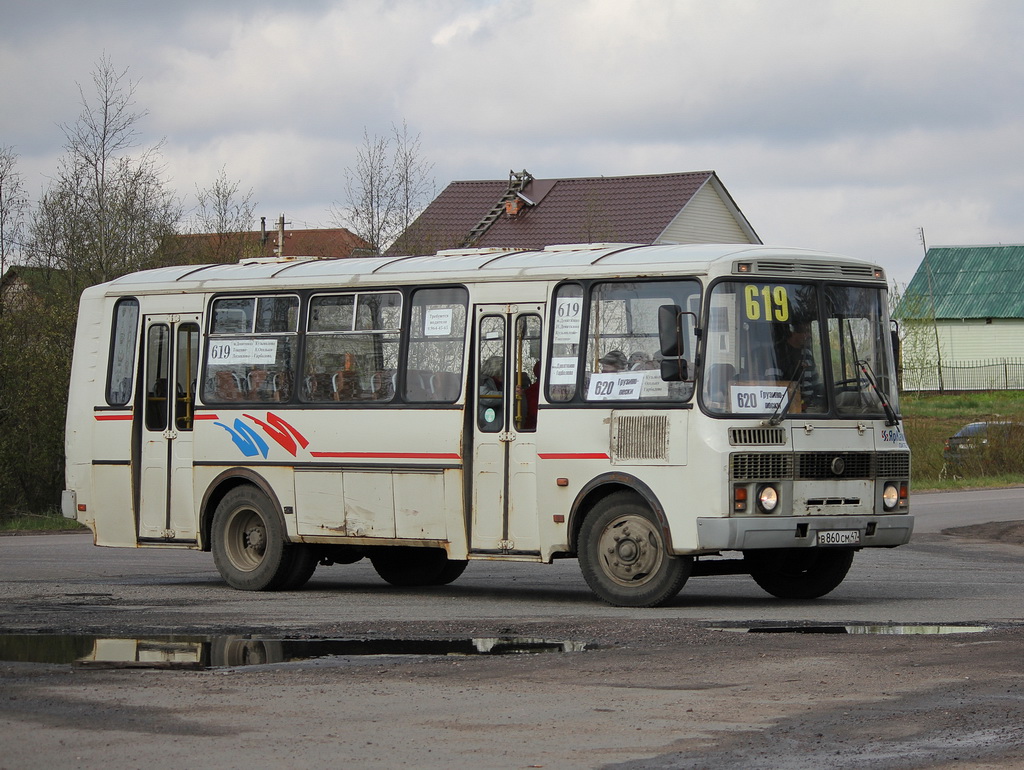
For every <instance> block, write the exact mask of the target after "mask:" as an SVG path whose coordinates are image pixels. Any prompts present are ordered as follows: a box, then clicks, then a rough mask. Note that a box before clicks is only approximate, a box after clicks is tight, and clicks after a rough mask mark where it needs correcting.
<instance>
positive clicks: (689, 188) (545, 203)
mask: <svg viewBox="0 0 1024 770" xmlns="http://www.w3.org/2000/svg"><path fill="white" fill-rule="evenodd" d="M595 242H607V243H761V239H760V238H759V237H758V235H757V233H756V232H755V231H754V228H753V227H751V225H750V223H749V222H748V221H747V219H746V217H745V216H744V215H743V212H742V211H740V209H739V207H738V206H737V205H736V202H735V201H734V200H733V198H732V196H731V195H730V194H729V192H728V191H727V190H726V189H725V185H723V184H722V182H721V180H719V178H718V175H717V174H716V173H715V172H714V171H695V172H686V173H679V174H650V175H638V176H610V177H603V176H602V177H584V178H575V179H535V178H534V177H533V175H532V174H530V173H529V172H527V171H519V172H516V171H512V172H510V173H509V178H508V180H507V181H506V180H484V181H465V182H452V183H451V184H449V185H448V186H447V187H446V188H445V189H444V190H443V191H442V192H441V194H440V195H438V196H437V198H435V199H434V200H433V201H432V202H431V203H430V205H429V206H427V208H426V209H424V210H423V213H422V214H420V216H419V217H418V218H417V219H416V220H415V221H414V222H413V223H412V224H411V225H410V226H409V228H408V229H407V230H406V231H405V232H404V233H403V234H402V235H401V236H400V237H399V238H398V239H397V240H396V241H395V243H394V244H393V245H392V246H391V248H389V249H388V251H387V253H388V254H394V255H400V254H429V253H433V252H435V251H440V250H442V249H457V248H492V247H493V248H525V249H541V248H544V247H545V246H549V245H551V244H557V243H595Z"/></svg>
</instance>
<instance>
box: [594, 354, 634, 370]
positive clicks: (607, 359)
mask: <svg viewBox="0 0 1024 770" xmlns="http://www.w3.org/2000/svg"><path fill="white" fill-rule="evenodd" d="M598 363H600V364H601V372H602V373H603V374H607V373H611V372H622V371H625V370H626V369H628V368H629V362H628V361H627V360H626V354H625V353H623V352H622V351H621V350H610V351H608V352H607V353H605V354H604V355H603V356H601V358H600V360H599V361H598Z"/></svg>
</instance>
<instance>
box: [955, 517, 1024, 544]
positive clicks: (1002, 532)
mask: <svg viewBox="0 0 1024 770" xmlns="http://www.w3.org/2000/svg"><path fill="white" fill-rule="evenodd" d="M942 534H943V535H952V536H954V537H969V538H971V539H973V540H986V541H988V542H992V543H1010V544H1012V545H1024V521H990V522H989V523H987V524H972V525H971V526H969V527H948V528H947V529H944V530H942Z"/></svg>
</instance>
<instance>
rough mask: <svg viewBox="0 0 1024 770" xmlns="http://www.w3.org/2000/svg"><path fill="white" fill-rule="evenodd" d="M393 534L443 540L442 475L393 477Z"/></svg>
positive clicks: (419, 474)
mask: <svg viewBox="0 0 1024 770" xmlns="http://www.w3.org/2000/svg"><path fill="white" fill-rule="evenodd" d="M394 484H395V534H396V535H397V536H398V537H411V538H426V539H431V540H447V538H448V531H447V527H446V526H445V500H444V496H445V483H444V473H443V472H442V471H430V472H426V473H395V474H394Z"/></svg>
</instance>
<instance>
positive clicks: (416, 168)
mask: <svg viewBox="0 0 1024 770" xmlns="http://www.w3.org/2000/svg"><path fill="white" fill-rule="evenodd" d="M391 128H392V130H393V138H394V141H395V159H394V169H395V182H396V185H397V193H398V205H397V207H396V215H397V221H396V223H395V225H396V227H395V229H396V232H395V237H398V236H400V235H401V234H402V233H404V232H405V231H406V230H408V229H409V225H411V224H412V223H413V220H415V219H416V217H418V216H419V215H420V212H421V211H423V208H424V207H425V206H426V205H427V204H428V203H429V202H430V200H431V199H432V198H433V197H434V179H433V177H431V176H430V174H431V172H432V171H433V170H434V164H433V163H428V162H427V161H426V160H424V159H423V151H422V147H421V145H420V135H419V134H416V136H409V126H408V124H407V123H406V122H405V121H404V120H403V121H402V128H401V129H399V128H398V126H394V125H393V126H392V127H391ZM392 240H393V239H392Z"/></svg>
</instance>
